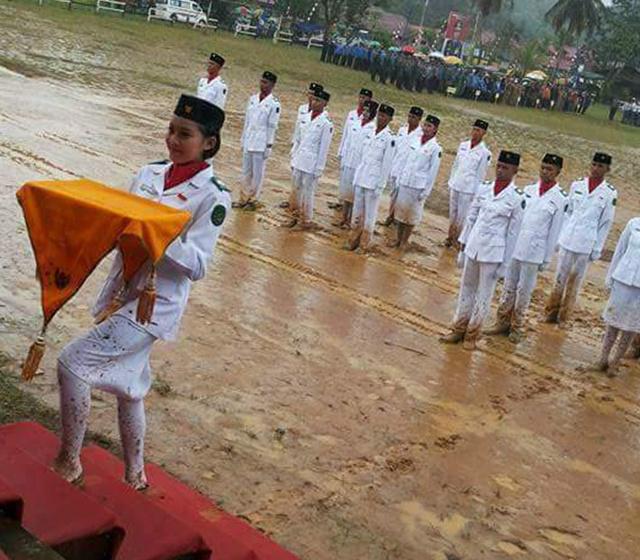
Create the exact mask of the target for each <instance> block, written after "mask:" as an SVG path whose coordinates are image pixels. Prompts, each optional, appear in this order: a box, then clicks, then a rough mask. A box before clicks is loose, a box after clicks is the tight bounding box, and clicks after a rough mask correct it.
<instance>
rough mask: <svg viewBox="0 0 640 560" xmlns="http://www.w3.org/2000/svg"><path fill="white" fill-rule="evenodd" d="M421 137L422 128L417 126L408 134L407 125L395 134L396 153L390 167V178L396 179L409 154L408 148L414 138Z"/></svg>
mask: <svg viewBox="0 0 640 560" xmlns="http://www.w3.org/2000/svg"><path fill="white" fill-rule="evenodd" d="M421 136H422V128H421V127H420V126H417V127H416V128H414V129H413V130H412V131H411V133H409V125H407V124H405V125H404V126H403V127H401V128H400V130H399V131H398V134H396V153H395V154H394V156H393V165H392V166H391V178H392V179H397V178H398V176H399V175H400V171H402V168H403V166H404V162H405V161H406V159H407V155H408V154H409V146H410V144H411V141H412V140H413V139H414V138H420V137H421Z"/></svg>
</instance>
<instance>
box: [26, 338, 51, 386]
mask: <svg viewBox="0 0 640 560" xmlns="http://www.w3.org/2000/svg"><path fill="white" fill-rule="evenodd" d="M46 332H47V327H46V326H45V327H42V331H40V335H39V336H38V338H36V341H35V342H34V343H33V344H32V345H31V347H30V348H29V353H28V354H27V359H26V360H25V361H24V364H23V365H22V379H24V380H25V381H31V380H32V379H33V378H34V377H35V375H36V373H37V372H38V369H39V368H40V362H41V361H42V357H43V356H44V351H45V346H46V344H45V340H44V337H45V334H46Z"/></svg>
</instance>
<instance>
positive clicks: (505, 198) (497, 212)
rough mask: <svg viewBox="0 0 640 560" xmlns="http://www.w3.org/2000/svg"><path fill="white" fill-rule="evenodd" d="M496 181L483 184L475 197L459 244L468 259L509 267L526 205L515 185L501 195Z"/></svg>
mask: <svg viewBox="0 0 640 560" xmlns="http://www.w3.org/2000/svg"><path fill="white" fill-rule="evenodd" d="M493 185H494V183H493V181H488V182H486V183H483V184H482V185H480V188H479V189H478V192H477V193H476V195H475V197H474V198H473V202H472V203H471V208H470V209H469V214H468V215H467V220H466V222H465V225H464V229H463V230H462V235H461V236H460V243H462V244H463V245H464V246H465V248H464V253H465V255H466V256H467V257H470V258H472V259H476V260H477V261H479V262H486V263H501V264H503V265H505V266H506V265H507V264H508V263H509V261H510V260H511V256H512V255H513V250H514V248H515V245H516V239H517V238H518V233H519V231H520V223H521V221H522V214H523V213H524V209H525V206H526V202H525V196H524V192H523V191H521V190H519V189H518V188H517V187H516V186H515V184H514V183H513V182H511V184H510V185H509V186H507V187H505V188H504V189H503V190H502V191H501V192H500V194H498V196H495V195H494V190H493Z"/></svg>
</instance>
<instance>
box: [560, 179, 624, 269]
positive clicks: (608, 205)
mask: <svg viewBox="0 0 640 560" xmlns="http://www.w3.org/2000/svg"><path fill="white" fill-rule="evenodd" d="M617 199H618V191H616V189H615V188H614V187H613V186H611V185H610V184H609V183H608V182H607V181H603V182H602V183H601V184H600V185H599V186H598V187H596V188H595V189H594V190H593V192H592V193H589V179H588V178H585V179H581V180H579V181H575V182H574V183H573V184H572V185H571V191H570V192H569V207H568V208H567V216H566V218H565V222H564V226H563V227H562V232H561V233H560V247H562V248H563V249H565V250H567V251H572V252H574V253H581V254H585V255H590V257H591V260H597V259H599V258H600V255H601V254H602V249H603V248H604V243H605V241H606V240H607V236H608V235H609V231H610V230H611V226H612V224H613V218H614V216H615V213H616V201H617Z"/></svg>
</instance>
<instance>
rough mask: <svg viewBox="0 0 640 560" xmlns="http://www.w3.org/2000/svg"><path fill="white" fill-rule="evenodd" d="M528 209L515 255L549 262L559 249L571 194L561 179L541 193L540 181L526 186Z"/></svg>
mask: <svg viewBox="0 0 640 560" xmlns="http://www.w3.org/2000/svg"><path fill="white" fill-rule="evenodd" d="M524 195H525V200H526V205H527V207H526V209H525V211H524V216H523V217H522V224H521V226H520V233H519V234H518V240H517V241H516V248H515V250H514V252H513V258H514V259H518V260H519V261H522V262H527V263H534V264H548V263H549V262H551V258H552V257H553V254H554V253H555V251H556V247H557V245H558V237H559V236H560V231H561V230H562V224H563V221H564V216H565V211H566V208H567V206H568V203H569V198H568V197H567V194H566V193H565V192H564V191H563V190H562V189H561V188H560V185H558V184H557V183H556V184H555V185H554V186H553V187H551V188H550V189H549V190H548V191H547V192H546V193H544V195H542V196H540V182H537V183H534V184H533V185H528V186H526V187H525V188H524Z"/></svg>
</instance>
